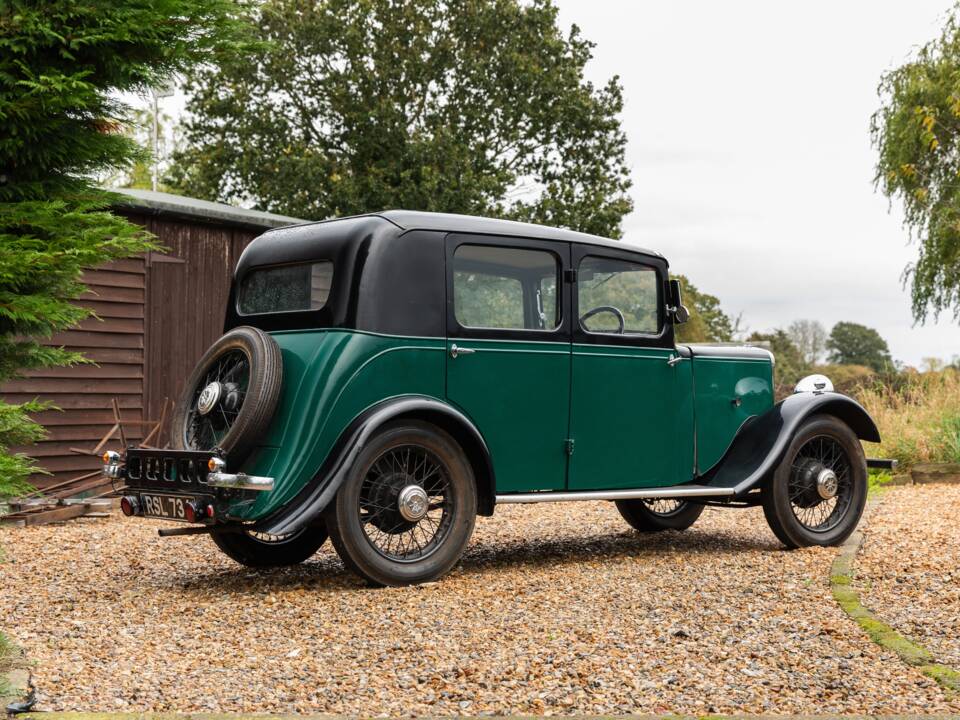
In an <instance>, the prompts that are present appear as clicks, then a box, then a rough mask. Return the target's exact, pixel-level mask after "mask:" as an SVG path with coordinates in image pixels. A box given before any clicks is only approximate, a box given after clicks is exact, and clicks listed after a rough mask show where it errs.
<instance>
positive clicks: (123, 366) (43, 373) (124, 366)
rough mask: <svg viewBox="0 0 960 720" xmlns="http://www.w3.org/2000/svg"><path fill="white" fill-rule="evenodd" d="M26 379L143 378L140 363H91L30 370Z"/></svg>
mask: <svg viewBox="0 0 960 720" xmlns="http://www.w3.org/2000/svg"><path fill="white" fill-rule="evenodd" d="M27 377H32V378H44V377H45V378H143V368H142V367H141V365H140V363H136V364H134V363H97V364H96V365H94V364H93V363H90V364H87V365H73V366H71V367H55V368H43V369H42V370H31V371H30V372H28V373H27Z"/></svg>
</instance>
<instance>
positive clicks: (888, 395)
mask: <svg viewBox="0 0 960 720" xmlns="http://www.w3.org/2000/svg"><path fill="white" fill-rule="evenodd" d="M889 380H890V381H891V382H890V383H889V384H888V383H886V382H879V381H876V382H874V383H873V384H872V385H869V386H865V387H861V389H860V390H859V391H858V392H857V393H856V394H855V396H856V397H857V399H858V400H859V401H860V402H861V403H862V404H863V406H864V407H865V408H866V409H867V412H869V413H870V415H871V417H873V419H874V421H876V423H877V427H878V428H879V430H880V437H881V439H882V442H881V443H880V444H879V445H875V444H873V443H865V445H866V447H867V454H868V455H875V456H879V457H887V458H893V459H895V460H897V461H899V463H900V466H901V469H907V468H909V467H910V466H912V465H916V464H917V463H927V462H960V372H958V371H956V370H953V369H947V370H944V371H942V372H928V373H916V372H907V373H900V374H899V375H898V376H897V377H895V378H893V377H891V378H889Z"/></svg>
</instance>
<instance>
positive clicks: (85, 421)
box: [0, 190, 301, 488]
mask: <svg viewBox="0 0 960 720" xmlns="http://www.w3.org/2000/svg"><path fill="white" fill-rule="evenodd" d="M118 192H121V193H123V194H124V195H126V196H127V197H128V198H129V204H126V205H124V206H122V207H118V208H116V209H115V211H116V212H117V213H119V214H122V215H125V216H127V217H128V218H130V220H132V221H133V222H136V223H137V224H139V225H143V226H144V227H146V228H147V229H148V230H150V232H152V233H153V234H154V235H156V236H157V238H158V239H159V241H160V242H161V243H162V244H163V245H164V246H166V247H167V248H169V251H168V252H167V253H162V254H161V253H149V254H147V255H146V256H144V257H137V258H131V259H128V260H120V261H117V262H113V263H110V264H108V265H105V266H102V267H98V268H95V269H91V270H89V271H87V272H86V274H85V277H84V280H85V282H86V284H87V286H88V287H89V288H90V292H89V293H86V294H85V295H84V296H83V297H82V298H81V300H80V302H81V304H83V305H86V306H87V307H90V308H92V309H93V310H94V311H95V312H96V314H97V317H96V318H89V319H88V320H86V321H85V322H83V323H82V324H81V325H80V326H79V327H78V328H76V329H74V330H69V331H67V332H64V333H61V334H59V335H56V336H55V337H53V338H52V339H51V340H50V341H49V344H51V345H62V346H64V347H67V348H69V349H71V350H77V351H79V352H82V353H83V354H84V355H86V356H87V357H88V358H89V359H91V360H93V361H95V362H96V365H79V366H76V367H70V368H51V369H48V370H40V371H35V372H31V373H30V374H29V377H26V378H24V379H22V380H15V381H13V382H9V383H6V384H5V385H3V386H0V394H2V396H3V397H4V398H5V399H6V400H7V401H8V402H23V401H25V400H29V399H32V398H36V397H39V398H40V399H43V400H49V401H51V402H52V403H53V404H54V405H56V406H57V407H59V408H60V410H59V411H53V410H51V411H48V412H44V413H41V414H40V415H39V416H37V419H38V421H39V422H40V423H41V424H43V425H44V426H46V428H47V429H48V431H49V437H48V438H47V439H46V440H44V441H43V442H40V443H38V444H37V445H34V446H30V447H24V448H14V449H13V450H14V451H20V452H24V453H26V454H28V455H30V456H32V457H34V458H36V459H37V461H38V463H39V465H40V466H41V467H43V468H44V469H45V470H47V471H48V472H49V473H50V475H36V476H34V477H33V478H31V482H32V483H33V484H34V485H36V486H37V487H39V488H43V487H49V486H50V485H52V484H54V483H58V482H62V481H64V480H68V479H70V478H71V477H75V476H77V475H79V474H82V473H84V472H90V471H92V470H95V469H97V468H98V467H99V466H100V460H99V459H97V458H96V457H92V456H88V455H82V454H79V453H77V452H74V451H72V450H71V448H80V449H84V448H91V447H92V446H94V445H95V444H96V443H97V442H98V441H99V439H100V438H101V437H103V436H104V434H106V433H107V432H108V431H109V430H110V429H111V427H112V426H113V423H114V413H113V410H112V401H113V399H114V398H116V399H117V400H118V402H119V405H120V408H121V416H122V418H123V419H124V420H125V421H127V422H126V423H125V424H124V429H125V430H126V431H127V432H128V434H129V437H131V438H134V439H136V438H139V437H141V436H142V433H143V426H142V425H139V424H137V423H140V422H141V421H143V420H149V419H158V418H159V415H160V412H161V406H162V404H163V402H164V399H165V398H170V400H171V401H174V400H175V399H176V398H177V397H178V395H179V393H180V391H181V389H182V383H183V381H184V380H185V379H186V377H187V375H188V374H189V373H190V371H191V370H192V369H193V366H194V365H195V363H196V361H197V360H198V359H199V357H200V356H201V355H202V354H203V352H204V351H205V350H206V349H207V348H208V347H209V346H210V344H211V343H213V341H214V340H216V339H217V338H218V337H219V336H220V335H221V334H222V332H223V319H224V308H225V304H226V301H227V294H228V292H229V289H230V277H231V273H232V272H233V268H234V265H235V264H236V261H237V259H238V258H239V256H240V253H241V252H242V251H243V248H244V247H246V245H247V243H249V242H250V241H251V240H252V239H253V238H255V237H256V236H257V235H259V234H260V233H262V232H263V231H264V230H267V229H269V228H271V227H279V226H282V225H289V224H291V223H296V222H301V221H299V220H297V219H296V218H290V217H284V216H282V215H274V214H271V213H263V212H257V211H253V210H244V209H241V208H235V207H232V206H230V205H223V204H220V203H212V202H207V201H203V200H195V199H192V198H185V197H180V196H177V195H171V194H168V193H161V192H151V191H146V190H121V191H118ZM128 439H129V438H128ZM118 445H119V443H113V444H112V445H111V447H117V446H118Z"/></svg>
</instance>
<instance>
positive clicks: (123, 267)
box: [91, 255, 147, 275]
mask: <svg viewBox="0 0 960 720" xmlns="http://www.w3.org/2000/svg"><path fill="white" fill-rule="evenodd" d="M91 270H102V271H107V272H109V271H111V270H113V271H120V272H128V273H131V272H132V273H139V274H141V275H143V274H144V273H145V272H146V271H147V268H146V262H145V260H144V257H143V256H142V255H141V256H140V257H133V258H121V259H119V260H111V261H110V262H108V263H103V264H102V265H97V266H96V267H93V268H91Z"/></svg>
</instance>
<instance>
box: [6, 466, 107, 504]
mask: <svg viewBox="0 0 960 720" xmlns="http://www.w3.org/2000/svg"><path fill="white" fill-rule="evenodd" d="M97 475H100V471H98V470H97V471H94V472H88V473H85V474H83V475H77V476H75V477H71V478H68V479H67V480H59V481H57V482H55V483H51V484H49V485H47V486H46V487H45V488H43V490H34V491H33V492H32V493H30V494H29V495H24V497H25V498H30V497H37V496H38V495H42V494H44V493H46V492H50V491H51V490H59V489H61V488H65V487H67V486H68V485H73V484H75V483H80V482H83V481H84V480H89V479H90V478H92V477H95V476H97Z"/></svg>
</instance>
